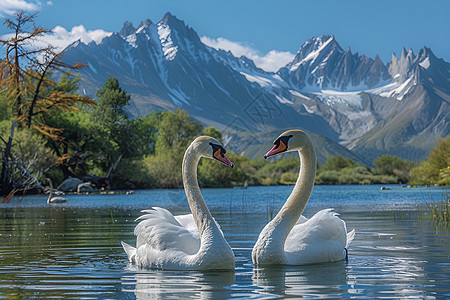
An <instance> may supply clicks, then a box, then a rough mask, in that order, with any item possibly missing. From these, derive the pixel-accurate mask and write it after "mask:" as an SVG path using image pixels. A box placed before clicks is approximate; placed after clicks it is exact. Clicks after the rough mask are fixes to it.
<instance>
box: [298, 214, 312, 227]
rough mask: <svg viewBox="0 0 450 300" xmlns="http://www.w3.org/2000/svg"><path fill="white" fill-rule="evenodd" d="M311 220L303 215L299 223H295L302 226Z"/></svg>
mask: <svg viewBox="0 0 450 300" xmlns="http://www.w3.org/2000/svg"><path fill="white" fill-rule="evenodd" d="M308 220H309V219H308V218H307V217H305V216H303V215H301V216H300V218H298V220H297V222H296V223H295V225H297V224H302V223H305V222H306V221H308Z"/></svg>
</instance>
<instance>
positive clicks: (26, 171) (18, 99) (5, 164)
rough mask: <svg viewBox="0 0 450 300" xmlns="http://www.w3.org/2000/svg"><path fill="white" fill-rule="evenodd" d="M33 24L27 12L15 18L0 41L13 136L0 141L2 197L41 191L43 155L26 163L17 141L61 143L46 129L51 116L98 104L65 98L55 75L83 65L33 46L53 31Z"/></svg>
mask: <svg viewBox="0 0 450 300" xmlns="http://www.w3.org/2000/svg"><path fill="white" fill-rule="evenodd" d="M34 20H35V15H27V14H25V13H24V12H19V13H17V14H16V16H15V18H13V19H6V20H5V22H4V25H6V27H7V28H8V29H9V30H11V31H12V34H10V35H8V38H7V39H0V43H1V45H2V49H4V50H5V55H4V58H3V59H2V61H1V63H0V97H1V100H2V102H3V103H7V105H5V104H3V106H6V107H5V109H6V110H5V112H4V113H3V114H4V116H3V118H4V119H7V118H8V117H9V119H10V120H11V122H10V126H9V130H7V131H6V130H5V128H2V129H3V130H2V131H3V134H2V135H1V136H0V138H1V162H2V165H1V175H0V193H1V194H9V195H11V196H12V195H13V194H14V193H15V192H17V191H23V190H26V189H30V188H32V187H35V186H40V182H39V180H38V178H39V175H41V174H40V173H41V172H42V169H36V168H33V165H35V164H36V162H37V161H39V160H40V157H38V156H39V154H40V153H38V152H36V153H35V155H34V157H33V155H32V157H31V158H30V157H29V161H27V162H25V161H24V160H23V157H21V156H20V155H17V154H15V153H14V151H13V145H14V143H15V140H16V138H17V137H18V136H20V135H23V134H28V135H30V137H31V136H33V138H34V139H37V140H38V141H37V142H36V146H38V145H39V141H41V143H45V142H46V141H48V140H52V141H60V142H62V135H61V134H62V132H63V129H62V128H58V127H53V126H51V125H49V123H48V119H49V118H50V117H51V116H52V114H54V113H59V112H70V111H77V110H78V109H79V106H80V105H93V104H94V103H95V102H94V101H92V100H91V99H90V98H89V97H85V96H80V95H76V94H73V93H70V92H67V91H66V90H64V89H62V88H61V85H60V84H58V83H57V82H56V81H55V80H54V79H53V78H52V77H51V76H50V75H51V74H52V73H53V72H55V71H56V70H62V69H79V68H81V67H83V65H81V64H76V65H67V64H65V63H64V62H62V60H61V57H62V55H63V53H58V52H56V51H55V49H54V48H53V47H52V46H47V47H39V46H36V43H35V41H36V40H38V39H39V38H41V37H42V36H43V35H44V34H46V33H48V32H49V30H47V29H45V28H43V27H39V26H36V25H35V24H34ZM63 79H64V78H63ZM65 80H67V78H65ZM5 132H7V134H5ZM24 132H26V133H24ZM36 150H38V149H36ZM57 159H58V162H59V163H62V162H63V161H65V160H68V159H70V156H69V155H68V154H67V153H66V155H62V156H60V157H58V158H57ZM49 164H50V165H51V164H52V162H49ZM49 167H50V166H49Z"/></svg>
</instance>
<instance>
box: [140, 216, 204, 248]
mask: <svg viewBox="0 0 450 300" xmlns="http://www.w3.org/2000/svg"><path fill="white" fill-rule="evenodd" d="M142 212H144V213H146V214H145V215H142V216H140V217H139V218H137V219H136V221H138V220H140V222H139V224H138V225H137V226H136V228H135V229H134V234H135V235H136V236H137V244H136V248H140V247H141V246H146V247H148V246H150V247H151V248H153V249H156V250H160V251H162V250H169V249H170V250H180V251H182V252H184V253H186V254H194V253H197V252H198V250H199V248H200V239H199V235H198V230H197V232H195V230H193V228H194V227H193V226H192V223H194V219H193V218H192V215H190V217H189V215H186V216H177V217H174V216H173V215H172V214H171V213H170V212H169V211H168V210H166V209H164V208H161V207H153V208H152V209H151V210H144V211H142ZM177 219H179V220H180V221H181V223H184V224H185V225H186V226H187V227H185V226H183V225H182V224H180V222H179V221H178V220H177ZM189 219H192V221H190V220H189ZM193 225H194V226H195V223H194V224H193ZM195 228H196V226H195Z"/></svg>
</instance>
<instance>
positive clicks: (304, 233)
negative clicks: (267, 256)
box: [285, 209, 347, 252]
mask: <svg viewBox="0 0 450 300" xmlns="http://www.w3.org/2000/svg"><path fill="white" fill-rule="evenodd" d="M346 244H347V229H346V226H345V222H344V221H343V220H342V219H340V218H339V217H338V214H337V213H336V212H333V211H332V209H324V210H321V211H319V212H318V213H316V214H315V215H314V216H313V217H312V218H311V219H309V220H307V221H305V222H303V223H297V224H296V225H295V226H294V227H293V228H292V230H291V232H290V233H289V235H288V237H287V239H286V243H285V250H286V251H288V252H298V251H305V249H312V250H317V249H319V248H327V247H332V248H336V249H340V250H343V248H344V247H345V246H346ZM336 251H337V250H336Z"/></svg>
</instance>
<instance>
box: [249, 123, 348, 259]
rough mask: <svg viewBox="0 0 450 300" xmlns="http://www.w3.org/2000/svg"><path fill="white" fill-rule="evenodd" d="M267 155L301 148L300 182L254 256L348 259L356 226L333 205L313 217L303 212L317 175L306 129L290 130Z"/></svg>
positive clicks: (298, 180)
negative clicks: (348, 224)
mask: <svg viewBox="0 0 450 300" xmlns="http://www.w3.org/2000/svg"><path fill="white" fill-rule="evenodd" d="M274 144H275V146H274V147H273V148H272V150H270V151H269V152H268V153H267V154H266V155H264V158H267V157H270V156H273V155H276V154H279V153H283V152H288V151H298V153H299V156H300V161H301V166H300V173H299V176H298V179H297V182H296V184H295V186H294V189H293V191H292V192H291V194H290V196H289V198H288V199H287V200H286V203H285V204H284V205H283V207H282V208H281V210H280V211H279V213H278V214H277V215H276V216H275V217H274V218H273V220H272V221H270V222H269V223H268V224H267V225H266V226H265V227H264V228H263V230H262V231H261V233H260V234H259V237H258V240H257V242H256V244H255V246H254V247H253V251H252V260H253V263H254V264H258V265H305V264H312V263H322V262H332V261H339V260H344V259H348V253H347V248H348V246H349V245H350V242H351V241H352V240H353V237H354V235H355V230H352V231H351V232H349V233H347V228H346V225H345V222H344V221H343V220H341V219H340V218H339V217H338V214H337V213H335V212H333V210H332V209H324V210H321V211H319V212H318V213H316V214H315V215H314V216H313V217H312V218H311V219H307V218H305V217H303V216H301V214H302V213H303V210H304V209H305V206H306V203H307V202H308V200H309V196H310V195H311V192H312V189H313V186H314V179H315V175H316V153H315V150H314V147H313V145H312V142H311V140H310V139H309V137H308V135H307V134H306V133H305V132H303V131H302V130H288V131H286V132H284V133H282V134H281V135H280V136H279V137H278V138H277V139H276V140H275V142H274Z"/></svg>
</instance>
